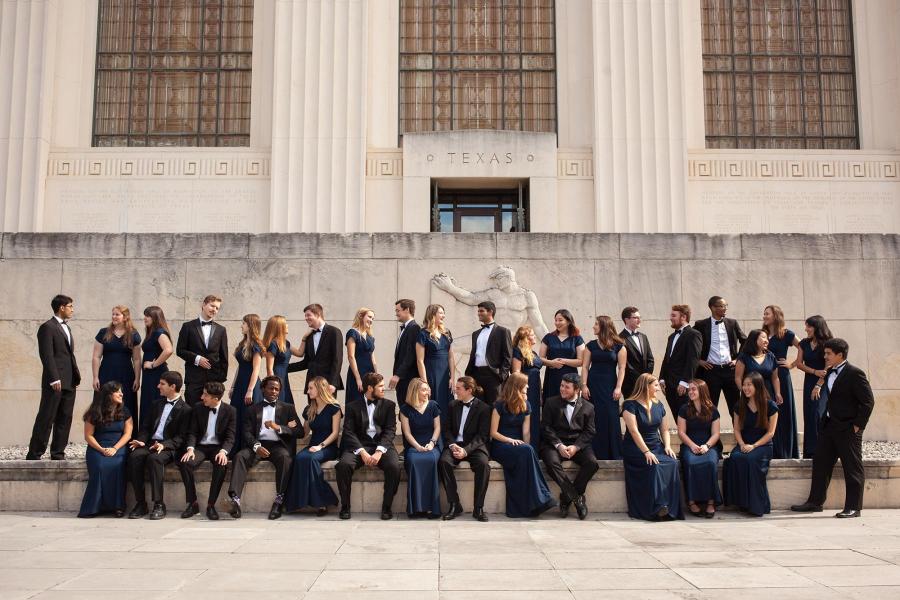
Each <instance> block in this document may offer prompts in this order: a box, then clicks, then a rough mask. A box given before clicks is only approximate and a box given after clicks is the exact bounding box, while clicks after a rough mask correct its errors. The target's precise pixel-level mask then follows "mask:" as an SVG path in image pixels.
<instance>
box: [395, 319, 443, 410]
mask: <svg viewBox="0 0 900 600" xmlns="http://www.w3.org/2000/svg"><path fill="white" fill-rule="evenodd" d="M417 343H418V344H420V345H421V346H422V347H423V348H425V376H426V377H427V378H428V387H430V388H431V399H432V400H433V401H435V402H437V405H438V407H439V408H440V409H441V415H444V418H446V415H447V414H449V413H448V412H447V411H448V409H449V408H450V345H451V344H453V337H452V336H451V335H450V332H449V331H448V332H447V333H445V334H442V335H441V337H440V338H438V339H434V338H433V337H431V335H430V334H429V333H428V332H427V331H425V330H424V329H423V330H422V331H421V332H420V333H419V339H418V341H417ZM397 404H399V405H400V406H404V405H405V404H406V398H397Z"/></svg>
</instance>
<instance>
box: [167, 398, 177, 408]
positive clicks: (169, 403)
mask: <svg viewBox="0 0 900 600" xmlns="http://www.w3.org/2000/svg"><path fill="white" fill-rule="evenodd" d="M176 402H178V400H177V399H175V400H166V404H168V405H169V406H175V403H176Z"/></svg>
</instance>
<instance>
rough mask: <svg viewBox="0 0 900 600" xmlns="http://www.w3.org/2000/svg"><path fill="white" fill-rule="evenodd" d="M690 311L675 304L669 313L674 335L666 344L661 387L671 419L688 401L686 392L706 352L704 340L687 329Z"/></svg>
mask: <svg viewBox="0 0 900 600" xmlns="http://www.w3.org/2000/svg"><path fill="white" fill-rule="evenodd" d="M690 320H691V307H690V306H688V305H687V304H675V305H673V306H672V312H671V313H669V323H670V324H671V326H672V329H674V330H675V332H674V333H673V334H672V335H670V336H669V341H668V343H666V356H665V358H663V363H662V368H661V369H660V371H659V385H660V386H661V387H662V389H663V392H664V393H665V394H666V400H667V401H668V402H669V408H670V409H671V411H672V413H671V414H672V418H673V419H675V418H676V417H677V416H678V409H679V408H681V405H682V404H684V403H685V402H686V401H687V388H688V384H689V383H690V381H691V379H693V378H694V373H695V372H696V371H697V361H699V360H700V351H701V350H702V348H703V336H702V335H700V332H699V331H697V330H696V329H694V328H693V327H691V326H690V325H688V323H689V322H690Z"/></svg>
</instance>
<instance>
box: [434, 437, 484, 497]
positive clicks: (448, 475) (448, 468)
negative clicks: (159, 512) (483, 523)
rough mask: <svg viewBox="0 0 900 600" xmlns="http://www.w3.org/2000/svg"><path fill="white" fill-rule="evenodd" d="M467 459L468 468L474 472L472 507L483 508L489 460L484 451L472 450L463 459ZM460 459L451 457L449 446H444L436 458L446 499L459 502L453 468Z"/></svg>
mask: <svg viewBox="0 0 900 600" xmlns="http://www.w3.org/2000/svg"><path fill="white" fill-rule="evenodd" d="M463 460H467V461H469V468H470V469H472V472H473V473H474V474H475V497H474V502H475V504H474V508H476V509H478V508H484V497H485V495H486V494H487V487H488V482H489V481H490V479H491V467H490V465H489V464H488V461H489V460H490V459H489V458H488V455H487V454H485V453H484V452H473V453H472V454H470V455H468V456H467V457H466V458H465V459H463ZM459 463H460V461H458V460H456V459H455V458H453V453H452V452H450V448H444V451H443V452H441V458H440V460H438V474H439V475H440V477H441V482H442V483H443V484H444V491H446V492H447V501H448V502H455V503H456V504H459V503H460V502H459V492H458V491H457V489H456V473H455V469H456V467H457V465H459Z"/></svg>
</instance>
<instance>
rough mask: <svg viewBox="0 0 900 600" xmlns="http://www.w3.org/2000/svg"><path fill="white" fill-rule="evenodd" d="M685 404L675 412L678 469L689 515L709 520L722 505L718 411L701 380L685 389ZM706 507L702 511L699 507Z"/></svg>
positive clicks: (695, 381) (693, 381)
mask: <svg viewBox="0 0 900 600" xmlns="http://www.w3.org/2000/svg"><path fill="white" fill-rule="evenodd" d="M687 395H688V401H687V402H685V403H684V404H683V405H682V406H681V409H680V410H679V411H678V437H679V438H681V452H680V453H679V457H680V459H681V469H682V472H683V473H684V496H685V498H686V499H687V502H688V511H690V513H691V514H692V515H694V516H695V517H700V516H703V517H706V518H707V519H712V518H713V517H714V516H716V506H718V505H720V504H722V493H721V492H720V491H719V450H720V448H721V445H720V444H719V411H718V409H717V408H716V407H715V405H714V404H713V401H712V398H710V395H709V388H708V387H707V386H706V382H705V381H703V380H702V379H694V380H692V381H691V383H690V385H688V391H687ZM704 503H705V504H706V507H705V508H704V509H703V511H701V510H700V504H704Z"/></svg>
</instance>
